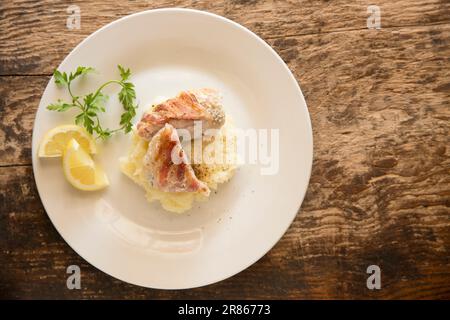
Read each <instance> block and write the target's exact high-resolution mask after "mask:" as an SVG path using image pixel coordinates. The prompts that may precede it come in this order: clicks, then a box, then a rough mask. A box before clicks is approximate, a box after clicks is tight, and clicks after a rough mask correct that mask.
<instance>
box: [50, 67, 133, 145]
mask: <svg viewBox="0 0 450 320" xmlns="http://www.w3.org/2000/svg"><path fill="white" fill-rule="evenodd" d="M117 67H118V69H119V73H120V78H121V80H110V81H108V82H105V83H104V84H103V85H101V86H100V87H99V88H98V89H97V91H95V92H93V93H89V94H86V95H84V96H76V95H74V94H73V93H72V91H71V87H70V85H71V83H72V81H73V80H75V79H76V78H78V77H80V76H82V75H84V74H87V73H89V72H92V71H93V70H94V69H93V68H91V67H82V66H81V67H78V68H77V69H76V70H75V72H70V73H69V75H67V73H65V72H60V71H58V70H55V72H54V74H53V75H54V78H55V83H56V84H58V85H64V86H66V87H67V89H68V91H69V94H70V96H71V98H72V103H66V102H63V101H61V100H58V102H56V103H52V104H50V105H48V106H47V109H48V110H52V111H58V112H63V111H67V110H69V109H71V108H78V109H79V110H80V111H81V112H80V113H79V114H77V115H76V116H75V123H76V124H77V125H79V126H84V127H85V128H86V130H87V131H88V132H89V133H90V134H94V132H95V133H96V134H97V136H98V138H100V139H103V140H106V139H107V138H109V137H111V136H112V135H113V133H115V132H117V131H121V130H123V131H124V132H125V133H128V132H130V131H131V130H132V128H133V125H132V120H133V118H134V116H135V115H136V108H137V105H135V103H134V101H135V99H136V91H135V89H134V84H133V83H131V82H129V81H128V80H129V78H130V76H131V71H130V69H125V68H123V67H122V66H120V65H119V66H117ZM114 83H115V84H118V85H120V86H121V90H120V91H119V95H118V96H119V101H120V103H121V104H122V106H123V109H124V112H123V113H122V115H121V116H120V127H119V128H117V129H114V130H111V129H108V128H103V127H102V126H101V124H100V119H99V116H98V114H99V113H100V112H106V103H107V101H108V98H109V97H108V95H106V94H103V93H102V90H103V88H104V87H106V86H107V85H110V84H114Z"/></svg>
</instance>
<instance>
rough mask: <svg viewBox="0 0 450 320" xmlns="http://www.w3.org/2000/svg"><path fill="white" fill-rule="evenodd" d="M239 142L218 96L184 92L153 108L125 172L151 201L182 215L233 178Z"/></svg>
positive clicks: (123, 164) (124, 165)
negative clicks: (195, 202)
mask: <svg viewBox="0 0 450 320" xmlns="http://www.w3.org/2000/svg"><path fill="white" fill-rule="evenodd" d="M236 154H237V150H236V138H235V135H234V132H233V126H232V124H231V120H230V118H229V117H227V116H226V114H225V112H224V110H223V106H222V104H221V97H220V95H219V93H218V91H216V90H213V89H206V88H205V89H199V90H192V91H183V92H181V93H179V94H178V95H177V96H176V97H175V98H171V99H168V100H166V101H164V102H162V103H159V104H156V105H153V106H152V107H151V108H150V110H148V111H147V112H146V113H145V114H144V115H143V116H142V119H141V120H140V122H139V123H138V124H137V128H136V130H135V131H134V132H133V142H132V146H131V149H130V152H129V154H128V156H127V157H124V158H123V159H121V167H122V171H123V172H124V173H125V174H126V175H127V176H128V177H130V178H131V179H132V180H133V181H134V182H135V183H137V184H138V185H140V186H141V187H143V188H144V189H145V191H146V196H147V199H148V201H150V202H151V201H156V200H158V201H160V202H161V205H162V206H163V208H164V209H166V210H168V211H171V212H177V213H181V212H184V211H186V210H188V209H190V208H191V207H192V205H193V203H194V201H195V200H198V201H202V200H206V199H208V197H209V196H210V193H211V189H212V190H216V189H217V187H218V185H219V184H221V183H224V182H226V181H228V180H230V179H231V177H232V176H233V174H234V171H235V169H236V163H237V155H236Z"/></svg>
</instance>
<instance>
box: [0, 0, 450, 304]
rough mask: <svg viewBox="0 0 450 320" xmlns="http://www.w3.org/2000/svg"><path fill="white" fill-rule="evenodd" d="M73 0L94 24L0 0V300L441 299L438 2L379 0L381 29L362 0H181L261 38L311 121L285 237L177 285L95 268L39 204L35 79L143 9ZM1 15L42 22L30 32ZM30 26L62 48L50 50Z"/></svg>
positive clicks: (443, 166)
mask: <svg viewBox="0 0 450 320" xmlns="http://www.w3.org/2000/svg"><path fill="white" fill-rule="evenodd" d="M79 3H80V6H81V7H82V8H83V7H85V6H87V7H88V8H90V9H89V10H87V11H89V13H88V17H86V19H85V20H83V21H85V22H82V23H84V24H85V25H86V28H87V29H89V30H87V29H84V27H83V28H82V30H80V31H70V32H75V33H69V31H67V30H64V10H65V9H64V8H65V7H66V6H67V4H56V3H55V4H53V3H50V2H45V3H34V2H29V1H16V2H15V3H14V5H12V4H9V3H8V4H6V3H2V4H1V10H0V15H1V17H2V21H1V22H0V24H1V25H2V30H3V28H4V27H6V28H9V29H7V30H8V32H7V35H5V34H2V35H1V37H8V34H9V37H17V38H18V39H19V42H20V45H18V46H16V47H15V46H14V45H12V44H8V41H10V40H8V39H6V40H7V41H6V43H7V45H5V44H2V42H3V41H0V50H1V51H0V52H1V58H0V59H2V60H0V71H1V72H0V73H3V74H17V75H16V76H3V77H0V99H1V100H0V114H1V121H0V190H1V194H0V200H1V201H0V261H1V264H2V268H0V298H125V297H126V298H136V299H143V298H166V299H176V298H193V299H197V298H236V299H240V298H247V299H248V298H261V299H270V298H289V299H304V298H313V299H324V298H342V299H362V298H380V299H405V298H418V299H430V298H440V299H450V150H449V129H450V80H449V79H450V68H449V67H450V23H448V21H447V20H446V19H448V18H449V16H450V15H448V14H447V15H445V14H444V13H447V12H448V8H449V7H448V2H446V1H417V2H411V3H409V2H408V1H399V2H395V4H394V3H392V4H388V3H387V1H380V3H381V4H382V5H380V7H382V10H383V8H386V6H388V7H389V8H390V10H383V11H386V15H387V16H386V18H384V15H383V16H382V19H383V20H382V24H383V28H382V29H381V30H367V29H364V27H365V18H364V17H365V16H366V14H365V9H364V10H363V12H362V13H359V11H358V13H356V8H359V6H362V7H364V6H366V4H365V2H363V1H359V2H356V4H346V5H344V2H340V1H329V2H325V1H324V2H321V1H312V2H308V3H306V2H301V3H300V4H301V5H298V2H294V1H292V2H290V1H288V2H274V3H272V2H263V1H250V2H246V1H230V2H206V1H205V2H202V1H196V2H195V3H194V2H193V3H191V2H189V1H182V2H179V4H180V5H182V6H193V5H194V6H196V7H202V8H206V9H208V10H211V11H213V12H217V13H221V14H225V15H226V16H228V17H232V18H234V19H235V20H237V21H238V22H241V23H243V24H244V25H247V26H248V27H250V28H251V29H252V30H255V31H257V32H258V33H261V34H263V36H264V37H265V38H266V40H268V42H269V43H270V44H271V45H272V46H273V47H274V48H275V49H276V50H277V51H278V52H279V53H280V55H281V56H282V58H283V59H284V60H285V61H286V62H287V64H288V65H289V67H290V69H291V70H292V71H293V72H294V75H295V76H296V78H297V80H298V81H299V83H300V85H301V88H302V90H303V93H304V94H305V97H306V101H307V103H308V108H309V111H310V114H311V120H312V124H313V131H314V164H313V172H312V176H311V182H310V186H309V189H308V192H307V195H306V198H305V201H304V203H303V205H302V208H301V210H300V212H299V214H298V215H297V217H296V219H295V221H294V223H293V224H292V226H291V227H290V229H289V230H288V232H287V233H286V234H285V235H284V237H283V238H282V239H281V241H280V242H279V243H278V244H277V245H276V246H275V247H274V248H273V249H272V250H271V251H270V252H269V253H268V254H267V255H266V256H265V257H263V258H262V259H261V260H260V261H259V262H258V263H256V264H254V265H253V266H251V267H250V268H248V269H247V270H245V271H243V272H241V273H240V274H238V275H236V276H234V277H232V278H230V279H228V280H225V281H222V282H220V283H217V284H214V285H211V286H207V287H203V288H198V289H193V290H184V291H160V290H151V289H144V288H140V287H136V286H132V285H128V284H125V283H123V282H120V281H118V280H115V279H113V278H111V277H109V276H107V275H105V274H103V273H102V272H100V271H98V270H97V269H95V268H93V267H92V266H90V265H89V264H88V263H87V262H85V261H84V260H83V259H81V258H80V257H79V256H78V255H77V254H76V253H74V252H73V250H71V249H70V248H69V247H68V246H67V244H66V243H65V242H64V241H63V240H62V239H61V237H60V236H59V235H58V233H57V232H56V230H55V229H54V227H53V226H52V224H51V222H50V220H49V219H48V217H47V215H46V213H45V211H44V209H43V207H42V204H41V202H40V200H39V196H38V194H37V190H36V187H35V183H34V179H33V175H32V170H31V167H30V164H31V153H30V144H31V140H30V137H31V132H32V125H33V120H34V115H35V112H36V108H37V105H38V103H39V99H40V95H41V94H42V92H43V90H44V87H45V85H46V83H47V81H48V79H49V77H48V76H47V75H45V74H47V73H49V72H50V70H51V69H52V68H53V67H55V66H56V65H57V64H58V63H59V61H60V60H61V58H62V57H63V56H64V55H65V54H66V53H67V52H69V51H70V50H71V48H72V47H73V45H74V44H75V43H76V42H77V41H79V40H81V39H82V38H83V37H84V36H85V35H86V34H88V33H90V32H91V31H92V30H94V29H96V28H97V27H98V26H99V25H101V24H103V23H106V22H108V21H110V20H113V19H115V18H117V17H119V16H121V15H123V14H126V13H130V12H135V11H139V10H141V9H143V6H144V5H146V4H143V3H142V2H139V1H136V2H133V3H127V4H125V3H121V2H120V3H118V4H117V5H115V7H114V8H111V7H110V6H108V5H103V4H100V3H96V4H97V6H98V7H97V8H95V9H94V5H93V4H89V3H88V2H85V1H80V2H79ZM164 5H167V3H164V2H160V1H155V2H153V3H152V4H151V5H149V6H164ZM357 6H358V7H357ZM44 8H47V9H48V10H47V9H44ZM19 9H21V10H22V12H26V14H23V16H22V15H20V13H19V12H20V10H19ZM61 10H62V12H61ZM82 10H83V9H82ZM358 10H359V9H358ZM47 11H49V12H50V13H49V12H47ZM313 11H314V12H313ZM387 11H389V12H390V13H389V14H388V13H387ZM242 12H246V13H247V12H248V15H247V14H246V15H243V14H242ZM289 12H293V13H295V14H289ZM332 12H334V13H335V15H332V14H331V13H332ZM40 14H42V15H40ZM28 15H31V17H25V16H28ZM96 15H97V16H98V20H94V18H93V17H94V16H96ZM3 17H6V20H8V21H10V20H11V21H12V20H14V19H13V17H15V19H18V21H28V23H29V24H30V25H31V28H37V29H39V28H38V26H45V27H46V28H47V30H48V32H47V33H46V34H43V32H42V31H39V30H37V31H36V32H37V35H31V34H28V33H27V32H22V31H21V29H20V28H18V27H17V25H18V24H20V22H14V23H13V22H11V21H10V22H5V20H4V19H3ZM33 17H34V18H33ZM52 17H53V20H54V21H53V22H52V21H51V19H50V18H52ZM89 17H90V18H89ZM358 17H359V18H358ZM389 17H390V18H389ZM27 19H28V20H27ZM33 19H34V20H33ZM89 19H91V20H89ZM60 20H61V21H60ZM320 20H321V21H326V23H325V24H324V25H322V26H320V23H318V21H320ZM55 21H60V22H58V23H57V22H55ZM23 23H25V22H23ZM60 23H62V25H63V26H62V27H61V26H60V25H59V24H60ZM358 23H359V24H358ZM361 23H362V25H360V24H361ZM419 24H420V25H421V26H417V25H419ZM21 32H22V33H21ZM59 32H61V34H63V36H61V34H60V33H59ZM77 32H79V33H77ZM39 35H40V36H41V37H43V38H42V39H45V41H49V43H52V46H53V45H56V44H57V46H56V48H58V49H51V50H49V51H47V49H46V48H44V45H43V44H41V43H39V44H38V42H39V41H38V40H36V39H37V37H38V36H39ZM64 37H66V38H70V40H67V41H68V42H65V41H66V40H64V41H63V40H62V39H63V38H64ZM74 39H75V40H74ZM2 40H3V39H2ZM71 41H73V42H71ZM41 42H42V41H41ZM23 46H25V47H27V48H28V49H26V50H23ZM14 50H16V51H14ZM52 50H54V51H52ZM24 52H28V53H26V54H24ZM31 53H32V54H31ZM33 55H35V56H36V57H38V58H37V59H34V58H33V57H34V56H33ZM34 73H36V74H42V76H30V74H34ZM25 74H28V75H25ZM71 264H78V265H80V266H81V269H82V290H67V288H66V286H65V281H66V273H65V270H66V267H67V266H68V265H71ZM371 264H376V265H379V266H380V267H381V270H382V289H381V290H379V291H377V290H375V291H371V290H368V289H367V288H366V279H367V276H368V275H367V274H366V268H367V266H369V265H371Z"/></svg>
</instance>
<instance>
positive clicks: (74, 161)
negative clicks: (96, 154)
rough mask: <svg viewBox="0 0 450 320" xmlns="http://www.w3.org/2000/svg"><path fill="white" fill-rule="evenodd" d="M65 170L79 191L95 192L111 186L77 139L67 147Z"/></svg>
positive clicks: (67, 177) (67, 176) (71, 141)
mask: <svg viewBox="0 0 450 320" xmlns="http://www.w3.org/2000/svg"><path fill="white" fill-rule="evenodd" d="M63 170H64V175H65V176H66V179H67V181H69V182H70V184H71V185H72V186H74V187H75V188H77V189H79V190H84V191H94V190H100V189H103V188H105V187H106V186H108V185H109V181H108V177H107V176H106V174H105V172H104V171H103V170H102V169H101V168H100V166H98V165H97V164H96V163H95V162H94V160H93V159H92V158H91V156H90V155H89V154H88V153H87V152H86V150H85V149H84V148H82V147H81V145H80V144H79V143H78V142H77V140H75V139H71V140H70V141H69V142H68V144H67V146H66V147H65V152H64V155H63Z"/></svg>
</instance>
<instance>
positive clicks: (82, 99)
mask: <svg viewBox="0 0 450 320" xmlns="http://www.w3.org/2000/svg"><path fill="white" fill-rule="evenodd" d="M117 68H118V70H119V74H120V80H109V81H107V82H105V83H103V84H102V85H101V86H100V87H99V88H98V89H97V90H96V91H94V92H92V93H88V94H85V95H83V96H81V95H79V94H77V95H75V94H74V92H73V90H72V89H71V85H72V83H73V82H74V81H75V80H77V79H79V78H82V77H83V76H85V75H86V74H88V73H91V72H92V71H94V68H91V67H83V66H79V67H78V68H77V69H76V70H75V71H73V72H70V73H67V72H61V71H59V70H55V72H54V73H53V79H54V81H55V84H56V85H58V86H59V87H62V88H65V89H67V92H68V93H69V95H70V100H69V101H63V100H61V99H58V100H57V101H56V102H53V103H51V104H49V105H48V106H47V110H50V111H57V112H66V111H69V110H76V111H77V114H76V115H75V119H74V122H75V124H68V125H60V126H57V127H55V128H53V129H51V130H50V131H48V132H47V133H46V134H45V136H44V137H43V138H42V140H41V143H40V145H39V151H38V156H39V158H55V157H62V159H63V161H62V163H63V171H64V174H65V176H66V179H67V181H69V182H70V184H71V185H72V186H74V187H75V188H77V189H79V190H83V191H96V190H100V189H103V188H105V187H106V186H108V185H109V181H108V177H107V176H106V174H105V172H104V171H103V170H102V168H101V167H100V166H99V165H98V164H96V163H95V162H94V160H93V159H92V158H91V156H90V154H95V153H96V152H97V147H96V143H95V139H94V137H93V134H94V133H95V134H96V135H97V138H99V139H102V140H106V139H108V138H109V137H111V136H112V135H113V134H114V133H116V132H119V131H124V132H125V133H128V132H130V131H131V129H132V120H133V117H134V116H135V115H136V108H137V105H136V103H135V98H136V92H135V89H134V84H133V83H132V82H130V81H129V78H130V76H131V71H130V69H125V68H123V67H122V66H121V65H118V66H117ZM112 84H115V85H119V86H120V87H121V90H120V91H119V94H118V98H119V101H120V103H121V104H122V107H123V113H122V115H121V117H120V126H119V127H118V128H116V129H114V130H112V129H109V128H104V127H103V126H102V125H101V122H100V118H99V114H100V113H103V112H106V101H107V100H108V95H106V94H104V93H103V89H104V88H105V87H106V86H109V85H112Z"/></svg>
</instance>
